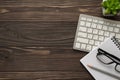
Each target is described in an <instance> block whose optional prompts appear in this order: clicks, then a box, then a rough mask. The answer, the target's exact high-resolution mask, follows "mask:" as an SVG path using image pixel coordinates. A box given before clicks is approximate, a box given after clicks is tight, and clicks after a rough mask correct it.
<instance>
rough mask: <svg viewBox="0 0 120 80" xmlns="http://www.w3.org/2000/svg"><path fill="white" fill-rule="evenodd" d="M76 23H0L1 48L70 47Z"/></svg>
mask: <svg viewBox="0 0 120 80" xmlns="http://www.w3.org/2000/svg"><path fill="white" fill-rule="evenodd" d="M76 26H77V22H64V21H61V22H57V21H54V22H24V21H21V22H11V21H7V22H4V21H2V22H0V32H1V34H0V42H1V46H8V45H10V46H28V45H29V46H62V47H63V46H64V47H65V46H69V45H70V46H72V44H73V40H74V35H75V30H76Z"/></svg>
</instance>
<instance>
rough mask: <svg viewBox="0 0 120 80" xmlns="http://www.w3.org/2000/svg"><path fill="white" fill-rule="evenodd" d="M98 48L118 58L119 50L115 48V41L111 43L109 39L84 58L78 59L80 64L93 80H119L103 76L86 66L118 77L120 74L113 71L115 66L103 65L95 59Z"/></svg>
mask: <svg viewBox="0 0 120 80" xmlns="http://www.w3.org/2000/svg"><path fill="white" fill-rule="evenodd" d="M98 48H101V49H103V50H105V51H107V52H109V53H110V54H113V55H115V56H117V57H119V58H120V48H119V47H118V46H116V43H115V41H113V40H112V39H111V37H110V38H108V39H106V40H105V41H104V42H103V43H102V44H101V45H99V46H98V47H96V48H95V49H93V50H92V51H91V52H90V53H88V54H87V55H86V56H85V57H83V58H82V59H80V62H81V63H82V64H83V65H84V66H85V68H86V69H87V70H88V71H89V72H90V74H91V75H92V76H93V77H94V78H95V80H120V79H117V78H114V77H113V76H110V75H107V74H104V73H102V72H99V71H97V70H94V69H92V68H90V67H88V66H87V65H92V66H95V67H97V68H99V69H101V70H103V71H105V72H108V73H112V74H114V75H116V76H120V73H119V72H117V71H115V69H114V68H115V65H116V64H110V65H105V64H103V63H102V62H100V61H99V60H98V59H97V58H96V55H97V53H98V51H97V50H98Z"/></svg>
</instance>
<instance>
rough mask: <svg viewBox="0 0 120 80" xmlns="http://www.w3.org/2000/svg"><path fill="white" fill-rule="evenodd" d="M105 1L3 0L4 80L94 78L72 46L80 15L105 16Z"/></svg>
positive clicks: (0, 43) (0, 77)
mask: <svg viewBox="0 0 120 80" xmlns="http://www.w3.org/2000/svg"><path fill="white" fill-rule="evenodd" d="M101 1H102V0H0V54H2V55H5V56H8V58H6V59H3V60H2V61H4V62H1V64H0V80H93V78H92V77H91V76H90V74H89V73H88V72H87V71H86V70H85V68H84V67H83V66H82V65H81V64H80V62H79V59H80V58H82V57H83V56H85V55H86V54H87V53H85V52H82V51H75V50H73V49H72V46H73V41H74V35H75V30H76V27H77V21H78V17H79V14H81V13H83V14H89V15H93V16H99V17H102V12H101V6H100V3H101ZM115 19H116V20H120V18H119V17H116V18H115ZM1 59H2V58H1Z"/></svg>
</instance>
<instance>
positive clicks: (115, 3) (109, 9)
mask: <svg viewBox="0 0 120 80" xmlns="http://www.w3.org/2000/svg"><path fill="white" fill-rule="evenodd" d="M102 7H103V8H105V11H104V14H106V15H107V14H112V15H117V13H118V12H119V11H120V0H106V1H103V2H102Z"/></svg>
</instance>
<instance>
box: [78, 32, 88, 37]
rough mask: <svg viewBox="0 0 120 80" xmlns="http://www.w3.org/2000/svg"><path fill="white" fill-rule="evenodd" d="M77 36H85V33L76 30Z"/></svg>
mask: <svg viewBox="0 0 120 80" xmlns="http://www.w3.org/2000/svg"><path fill="white" fill-rule="evenodd" d="M78 36H80V37H87V33H84V32H78Z"/></svg>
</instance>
